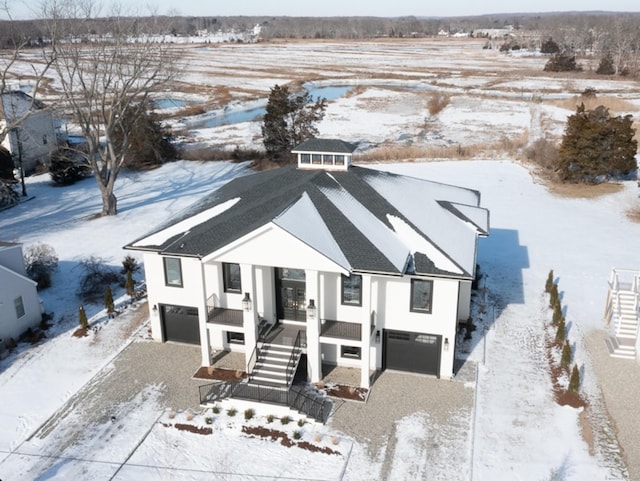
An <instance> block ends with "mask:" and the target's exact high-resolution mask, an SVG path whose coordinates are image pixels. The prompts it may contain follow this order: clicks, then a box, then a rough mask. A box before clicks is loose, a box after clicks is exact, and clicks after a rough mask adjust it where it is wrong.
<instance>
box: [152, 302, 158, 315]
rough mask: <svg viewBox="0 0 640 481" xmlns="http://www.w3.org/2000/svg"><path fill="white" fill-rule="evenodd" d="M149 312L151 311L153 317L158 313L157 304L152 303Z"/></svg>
mask: <svg viewBox="0 0 640 481" xmlns="http://www.w3.org/2000/svg"><path fill="white" fill-rule="evenodd" d="M151 312H153V315H154V317H155V316H157V315H158V305H157V304H154V305H153V308H152V309H151Z"/></svg>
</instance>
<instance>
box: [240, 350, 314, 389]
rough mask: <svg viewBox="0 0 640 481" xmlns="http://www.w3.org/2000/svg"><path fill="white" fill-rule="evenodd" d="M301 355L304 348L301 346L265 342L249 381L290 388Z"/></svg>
mask: <svg viewBox="0 0 640 481" xmlns="http://www.w3.org/2000/svg"><path fill="white" fill-rule="evenodd" d="M301 356H302V349H300V348H299V347H298V348H296V347H295V346H283V345H277V344H263V345H262V347H261V348H260V351H259V354H258V358H257V360H256V363H255V365H254V366H253V369H252V371H251V373H250V374H249V382H250V383H253V384H262V385H263V386H273V387H286V388H289V387H291V383H292V382H293V378H294V375H295V372H296V369H297V368H298V363H299V362H300V357H301Z"/></svg>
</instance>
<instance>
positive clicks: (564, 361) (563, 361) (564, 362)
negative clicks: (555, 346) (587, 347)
mask: <svg viewBox="0 0 640 481" xmlns="http://www.w3.org/2000/svg"><path fill="white" fill-rule="evenodd" d="M570 364H571V345H570V344H569V340H568V339H567V340H566V341H564V346H563V347H562V357H561V358H560V365H561V366H562V367H563V368H565V369H568V368H569V365H570Z"/></svg>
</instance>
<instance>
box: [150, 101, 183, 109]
mask: <svg viewBox="0 0 640 481" xmlns="http://www.w3.org/2000/svg"><path fill="white" fill-rule="evenodd" d="M188 104H189V102H188V101H187V100H180V99H157V100H154V101H153V107H154V108H156V109H159V110H163V109H175V108H182V107H185V106H187V105H188Z"/></svg>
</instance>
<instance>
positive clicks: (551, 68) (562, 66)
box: [544, 52, 582, 72]
mask: <svg viewBox="0 0 640 481" xmlns="http://www.w3.org/2000/svg"><path fill="white" fill-rule="evenodd" d="M579 70H582V68H581V67H580V66H579V65H578V64H577V63H576V57H575V55H571V54H569V53H566V52H558V53H555V54H554V55H553V57H551V58H550V59H549V61H548V62H547V63H546V65H545V66H544V71H545V72H573V71H579Z"/></svg>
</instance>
